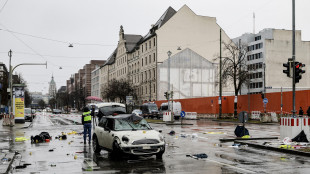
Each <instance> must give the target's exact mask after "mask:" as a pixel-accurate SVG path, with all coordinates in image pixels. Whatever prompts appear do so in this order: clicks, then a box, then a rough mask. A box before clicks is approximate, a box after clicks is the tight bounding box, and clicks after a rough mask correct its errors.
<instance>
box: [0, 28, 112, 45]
mask: <svg viewBox="0 0 310 174" xmlns="http://www.w3.org/2000/svg"><path fill="white" fill-rule="evenodd" d="M5 28H6V27H5ZM0 30H1V29H0ZM2 31H5V32H9V33H14V34H19V35H23V36H28V37H33V38H36V39H42V40H48V41H53V42H58V43H64V44H73V45H84V46H102V47H110V46H116V45H103V44H97V43H79V42H68V41H62V40H56V39H50V38H46V37H41V36H35V35H32V34H25V33H20V32H17V31H12V30H8V29H5V30H3V29H2Z"/></svg>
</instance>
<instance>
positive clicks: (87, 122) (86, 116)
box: [82, 107, 91, 144]
mask: <svg viewBox="0 0 310 174" xmlns="http://www.w3.org/2000/svg"><path fill="white" fill-rule="evenodd" d="M90 114H91V112H90V111H89V108H88V107H84V108H83V115H82V124H83V125H84V126H83V127H84V144H86V137H87V133H88V144H90V142H91V115H90Z"/></svg>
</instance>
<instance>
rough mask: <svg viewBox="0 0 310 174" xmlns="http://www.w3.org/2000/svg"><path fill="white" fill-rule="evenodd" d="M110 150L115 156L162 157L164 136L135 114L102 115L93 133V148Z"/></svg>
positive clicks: (96, 150)
mask: <svg viewBox="0 0 310 174" xmlns="http://www.w3.org/2000/svg"><path fill="white" fill-rule="evenodd" d="M101 149H105V150H108V151H110V152H111V153H112V155H113V156H115V157H118V156H120V155H122V154H129V155H134V156H146V155H147V156H149V155H156V158H162V155H163V153H164V152H165V141H164V137H163V136H162V135H161V134H160V133H159V132H158V131H156V130H153V129H152V128H151V126H150V125H149V124H148V123H147V121H146V120H145V119H144V118H143V117H140V116H136V115H134V114H122V115H118V116H108V117H102V119H101V120H100V121H99V124H98V126H96V127H95V131H94V134H93V150H94V152H96V153H99V152H100V151H101Z"/></svg>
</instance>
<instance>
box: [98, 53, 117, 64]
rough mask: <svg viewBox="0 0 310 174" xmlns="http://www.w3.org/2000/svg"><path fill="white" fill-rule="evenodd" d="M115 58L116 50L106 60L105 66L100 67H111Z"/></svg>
mask: <svg viewBox="0 0 310 174" xmlns="http://www.w3.org/2000/svg"><path fill="white" fill-rule="evenodd" d="M115 57H116V49H115V50H114V51H113V53H112V54H111V56H110V57H109V58H108V60H107V61H106V62H105V64H103V65H102V66H101V67H103V66H105V65H112V64H113V63H114V62H115Z"/></svg>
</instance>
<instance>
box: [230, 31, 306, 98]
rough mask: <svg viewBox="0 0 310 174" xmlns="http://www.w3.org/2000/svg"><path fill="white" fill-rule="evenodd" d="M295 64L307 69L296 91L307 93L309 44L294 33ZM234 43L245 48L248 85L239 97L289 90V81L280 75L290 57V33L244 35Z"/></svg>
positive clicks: (289, 79)
mask: <svg viewBox="0 0 310 174" xmlns="http://www.w3.org/2000/svg"><path fill="white" fill-rule="evenodd" d="M295 38H296V41H295V42H296V58H295V59H296V61H299V62H302V63H303V64H305V65H306V67H303V69H304V70H306V73H304V74H303V75H302V79H301V80H300V81H299V83H297V85H296V90H303V89H309V87H310V81H309V80H308V79H309V78H310V67H309V65H310V52H309V50H310V42H308V41H302V40H301V31H300V30H297V31H296V37H295ZM233 41H234V43H236V44H239V42H240V44H242V45H245V46H247V50H248V54H247V59H246V64H247V69H248V72H249V73H250V74H249V78H250V81H249V83H248V84H245V85H243V87H242V89H241V94H247V93H250V94H257V93H264V89H265V88H264V87H266V93H268V92H280V91H281V88H283V89H282V90H283V91H291V90H292V78H289V77H287V76H286V74H284V73H283V70H284V69H285V67H283V63H286V62H287V61H288V58H291V57H292V31H291V30H283V29H270V28H268V29H264V30H262V31H260V32H259V33H257V34H253V33H246V34H243V35H242V36H240V37H237V38H235V39H233Z"/></svg>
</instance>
